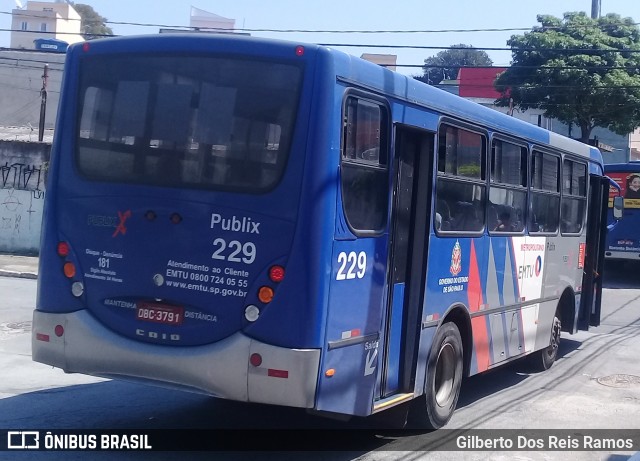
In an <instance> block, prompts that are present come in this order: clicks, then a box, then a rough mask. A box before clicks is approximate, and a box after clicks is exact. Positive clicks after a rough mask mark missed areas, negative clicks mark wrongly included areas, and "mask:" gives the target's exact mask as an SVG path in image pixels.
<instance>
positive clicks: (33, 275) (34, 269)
mask: <svg viewBox="0 0 640 461" xmlns="http://www.w3.org/2000/svg"><path fill="white" fill-rule="evenodd" d="M0 277H19V278H23V279H37V278H38V257H37V256H15V255H5V254H0Z"/></svg>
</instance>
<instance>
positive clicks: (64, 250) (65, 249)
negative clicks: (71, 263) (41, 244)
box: [58, 242, 69, 257]
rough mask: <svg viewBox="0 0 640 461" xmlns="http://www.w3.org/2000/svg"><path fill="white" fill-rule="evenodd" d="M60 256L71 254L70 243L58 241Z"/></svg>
mask: <svg viewBox="0 0 640 461" xmlns="http://www.w3.org/2000/svg"><path fill="white" fill-rule="evenodd" d="M58 256H62V257H64V256H69V244H68V243H67V242H58Z"/></svg>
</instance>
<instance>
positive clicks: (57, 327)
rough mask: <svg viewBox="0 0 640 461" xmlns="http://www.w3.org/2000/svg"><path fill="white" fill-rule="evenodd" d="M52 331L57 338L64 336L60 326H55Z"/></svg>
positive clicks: (62, 328)
mask: <svg viewBox="0 0 640 461" xmlns="http://www.w3.org/2000/svg"><path fill="white" fill-rule="evenodd" d="M53 331H54V333H55V334H56V336H57V337H58V338H59V337H61V336H62V335H63V334H64V327H63V326H62V325H56V327H55V328H54V330H53Z"/></svg>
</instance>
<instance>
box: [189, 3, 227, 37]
mask: <svg viewBox="0 0 640 461" xmlns="http://www.w3.org/2000/svg"><path fill="white" fill-rule="evenodd" d="M189 26H190V27H192V28H194V29H216V30H212V31H211V32H216V31H229V32H233V29H234V28H235V26H236V20H235V19H229V18H224V17H222V16H218V15H217V14H213V13H209V12H208V11H204V10H201V9H199V8H195V7H193V6H192V7H191V15H190V20H189Z"/></svg>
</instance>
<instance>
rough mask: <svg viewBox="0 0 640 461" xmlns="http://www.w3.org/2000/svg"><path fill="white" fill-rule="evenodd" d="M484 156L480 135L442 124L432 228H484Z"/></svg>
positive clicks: (479, 229)
mask: <svg viewBox="0 0 640 461" xmlns="http://www.w3.org/2000/svg"><path fill="white" fill-rule="evenodd" d="M485 158H486V141H485V138H484V136H482V135H480V134H478V133H474V132H472V131H468V130H463V129H460V128H457V127H453V126H449V125H442V127H441V128H440V135H439V143H438V178H437V180H436V210H435V211H436V213H435V218H434V220H435V228H436V231H439V232H454V231H458V232H481V231H482V230H483V229H484V214H485V213H484V207H485V202H486V183H485V177H486V176H485V166H484V165H485Z"/></svg>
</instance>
